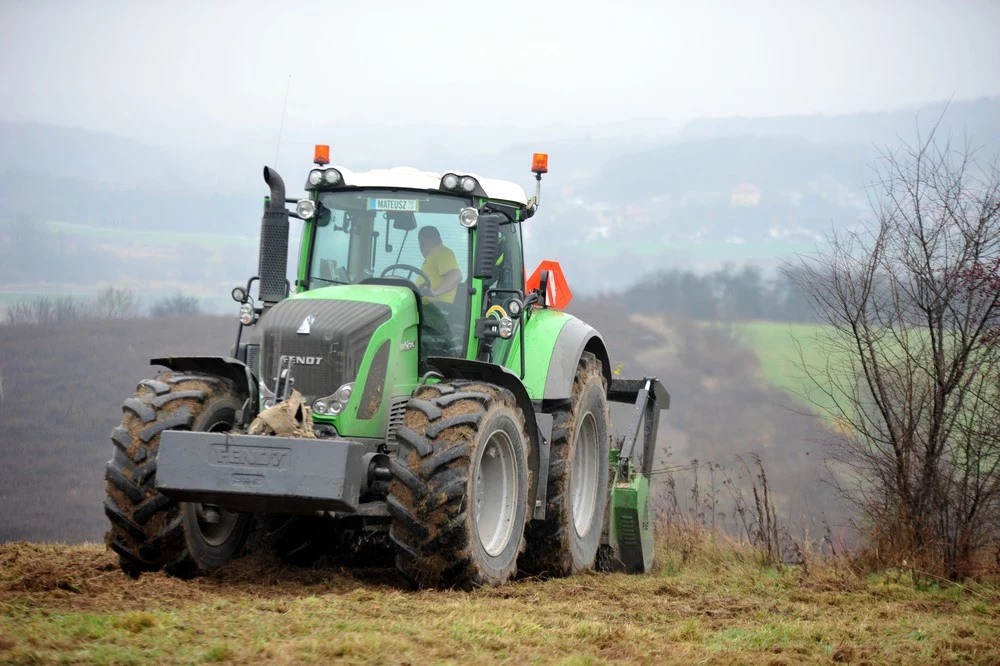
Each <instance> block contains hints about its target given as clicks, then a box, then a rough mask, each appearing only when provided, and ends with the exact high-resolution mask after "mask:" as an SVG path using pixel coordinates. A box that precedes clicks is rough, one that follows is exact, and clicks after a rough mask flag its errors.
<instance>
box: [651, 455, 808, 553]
mask: <svg viewBox="0 0 1000 666" xmlns="http://www.w3.org/2000/svg"><path fill="white" fill-rule="evenodd" d="M736 459H737V461H738V463H739V465H740V467H741V468H742V471H743V472H745V473H746V475H747V476H748V479H747V483H740V481H742V480H743V476H742V474H740V473H739V469H737V470H736V471H735V472H734V471H732V470H730V469H729V468H727V467H726V466H724V465H721V464H719V463H715V462H708V463H705V462H701V461H698V460H692V461H691V465H690V466H688V467H679V468H673V469H667V470H659V472H662V473H665V478H664V485H663V492H662V493H661V494H660V495H659V497H658V498H657V501H656V504H655V505H654V511H655V515H656V516H657V530H658V531H659V532H662V533H665V534H668V535H670V537H669V538H670V539H673V540H674V543H673V546H674V547H675V548H677V549H679V551H680V553H681V563H682V564H686V563H687V562H688V561H689V559H690V558H691V557H692V556H693V554H694V553H695V552H697V551H700V550H704V548H705V547H706V542H708V541H712V540H713V539H717V540H719V542H720V543H717V544H715V545H714V546H713V547H715V546H720V545H721V546H722V547H724V548H725V549H726V550H728V551H732V552H744V551H747V552H753V553H755V554H756V559H758V560H759V561H760V563H761V564H765V565H769V566H777V567H780V566H782V565H783V564H805V563H806V558H805V552H804V549H803V548H802V546H801V545H800V544H799V542H798V541H797V540H796V539H795V538H794V537H793V536H792V534H791V533H790V531H789V529H788V525H787V523H784V524H783V523H782V520H781V519H780V517H779V512H778V509H777V507H776V506H775V503H774V499H773V492H772V490H771V486H770V484H769V482H768V478H767V473H766V471H765V469H764V464H763V462H762V461H761V459H760V457H759V456H758V455H756V454H750V459H751V460H752V462H753V468H751V466H750V465H748V464H747V463H746V461H745V460H744V459H743V457H742V456H739V455H737V456H736ZM702 470H704V471H705V472H707V474H706V475H702V474H701V471H702ZM706 476H707V479H708V485H707V486H706V485H705V484H704V482H703V481H704V479H705V477H706ZM682 477H686V479H685V480H687V481H689V482H690V489H689V490H688V491H687V492H686V493H682V494H680V495H679V494H678V487H679V485H680V484H679V483H678V481H680V480H681V479H682ZM717 483H718V484H721V489H724V490H725V491H726V493H727V494H728V499H727V498H726V497H725V496H720V490H721V489H720V487H719V486H718V485H717ZM681 497H684V498H685V501H683V502H682V501H681V499H680V498H681ZM748 497H749V498H751V499H748ZM727 508H728V509H729V510H728V511H727Z"/></svg>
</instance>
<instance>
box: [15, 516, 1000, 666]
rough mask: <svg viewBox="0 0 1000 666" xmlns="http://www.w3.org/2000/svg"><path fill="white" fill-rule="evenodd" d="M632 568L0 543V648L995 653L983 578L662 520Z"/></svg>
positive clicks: (787, 658) (588, 656) (688, 658)
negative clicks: (225, 562)
mask: <svg viewBox="0 0 1000 666" xmlns="http://www.w3.org/2000/svg"><path fill="white" fill-rule="evenodd" d="M663 536H664V537H666V538H668V539H670V540H671V541H672V542H673V543H674V544H675V547H671V548H666V547H661V548H660V549H659V566H658V569H657V571H656V572H654V573H653V574H652V575H648V576H627V575H603V574H593V575H583V576H576V577H572V578H564V579H558V580H551V581H546V582H541V581H536V580H523V581H519V582H517V583H515V584H512V585H509V586H507V587H503V588H498V589H481V590H477V591H474V592H434V591H422V592H407V591H404V590H403V589H402V587H400V586H398V585H396V580H395V577H394V576H393V574H392V572H391V571H376V570H355V571H345V570H340V569H334V568H331V569H319V570H305V569H285V568H281V567H276V566H274V565H273V564H271V563H269V562H267V561H265V560H261V559H247V560H242V561H239V562H236V563H234V564H233V565H232V566H230V567H229V568H227V569H226V570H224V571H223V572H221V573H220V574H218V575H215V576H211V577H208V578H204V579H199V580H195V581H188V582H185V581H180V580H176V579H172V578H168V577H166V576H162V575H147V576H144V577H143V578H141V579H140V580H137V581H134V580H131V579H129V578H126V577H125V576H124V575H122V574H120V573H119V572H118V570H117V568H116V566H115V562H114V560H113V558H112V556H111V555H110V554H108V553H106V552H105V551H104V550H103V548H101V547H99V546H94V545H85V546H53V545H36V544H28V543H24V542H18V543H11V544H6V545H3V546H0V637H2V638H0V662H4V663H59V662H69V663H168V664H173V663H176V664H190V663H202V662H220V663H231V662H233V663H241V662H242V663H245V662H253V663H276V664H290V663H330V662H338V663H394V664H400V663H409V664H418V663H456V664H457V663H462V664H467V663H485V662H488V663H517V664H520V663H567V664H569V663H574V664H575V663H581V664H583V663H587V664H589V663H692V662H698V663H750V664H756V663H763V664H783V663H830V662H831V661H832V662H845V663H847V662H850V663H899V662H907V663H935V664H940V663H959V662H962V663H967V662H970V661H971V662H974V663H1000V659H998V658H997V656H996V650H995V645H996V644H997V640H998V639H1000V590H998V589H996V588H989V587H986V586H978V587H968V586H966V587H959V586H951V587H945V588H937V587H922V588H918V587H916V586H914V585H913V584H912V583H911V581H909V580H908V579H907V577H906V575H905V574H900V575H898V576H893V575H881V576H870V577H858V576H856V575H854V574H852V573H850V572H849V571H847V570H840V569H838V568H836V567H834V566H832V565H822V566H818V565H816V564H813V566H810V567H809V570H808V574H807V573H805V571H804V570H803V569H802V568H801V567H783V568H781V569H776V568H774V567H768V566H763V565H762V564H761V563H760V560H759V557H758V556H757V555H756V554H755V552H754V551H753V550H751V549H747V548H742V547H740V546H739V545H736V544H734V543H732V542H731V541H727V540H725V539H723V538H720V537H717V536H716V537H713V536H711V535H710V534H709V532H707V531H694V532H688V533H685V534H680V533H674V534H669V533H667V534H664V535H663Z"/></svg>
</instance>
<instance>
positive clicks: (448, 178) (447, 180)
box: [441, 173, 458, 190]
mask: <svg viewBox="0 0 1000 666" xmlns="http://www.w3.org/2000/svg"><path fill="white" fill-rule="evenodd" d="M441 185H442V186H443V187H444V189H446V190H453V189H455V188H456V187H458V176H456V175H455V174H453V173H449V174H446V175H445V177H444V178H442V179H441Z"/></svg>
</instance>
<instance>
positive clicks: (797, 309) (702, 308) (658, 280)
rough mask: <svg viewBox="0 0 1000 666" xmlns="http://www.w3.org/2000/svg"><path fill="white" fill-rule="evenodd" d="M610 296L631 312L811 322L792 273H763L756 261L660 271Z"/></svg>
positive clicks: (812, 318)
mask: <svg viewBox="0 0 1000 666" xmlns="http://www.w3.org/2000/svg"><path fill="white" fill-rule="evenodd" d="M615 297H616V298H617V299H619V300H620V301H621V302H622V304H623V305H624V306H625V308H626V309H627V310H629V311H630V312H640V313H669V314H674V315H680V316H684V317H688V318H691V319H699V320H722V321H734V320H748V319H768V320H772V321H787V322H810V321H815V318H816V314H815V312H814V311H813V308H812V307H811V305H810V303H809V300H808V298H807V297H806V294H805V293H803V291H802V290H801V289H800V288H799V284H798V280H797V275H796V274H795V272H794V271H793V272H787V273H786V272H781V273H779V274H777V275H774V276H767V275H765V273H764V271H763V270H762V269H761V268H760V267H758V266H755V265H752V264H748V265H744V266H742V267H736V266H733V265H727V266H725V267H723V268H721V269H719V270H716V271H712V272H708V273H701V274H699V273H695V272H693V271H690V270H680V269H676V268H674V269H664V270H660V271H657V272H655V273H652V274H649V275H647V276H646V277H644V278H642V279H641V280H639V281H638V282H637V283H635V284H633V285H632V286H631V287H629V288H628V289H627V290H625V291H624V292H622V293H620V294H616V295H615Z"/></svg>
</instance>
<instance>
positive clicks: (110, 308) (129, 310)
mask: <svg viewBox="0 0 1000 666" xmlns="http://www.w3.org/2000/svg"><path fill="white" fill-rule="evenodd" d="M92 308H93V309H92V314H93V316H94V317H95V318H97V319H132V318H135V317H137V316H139V297H138V296H136V295H135V293H133V292H132V291H131V290H130V289H126V288H125V287H105V288H104V289H102V290H101V291H100V292H98V294H97V296H96V297H95V298H94V302H93V305H92Z"/></svg>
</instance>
